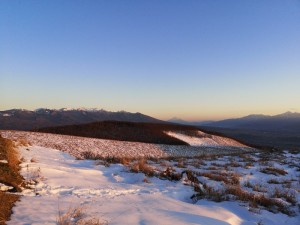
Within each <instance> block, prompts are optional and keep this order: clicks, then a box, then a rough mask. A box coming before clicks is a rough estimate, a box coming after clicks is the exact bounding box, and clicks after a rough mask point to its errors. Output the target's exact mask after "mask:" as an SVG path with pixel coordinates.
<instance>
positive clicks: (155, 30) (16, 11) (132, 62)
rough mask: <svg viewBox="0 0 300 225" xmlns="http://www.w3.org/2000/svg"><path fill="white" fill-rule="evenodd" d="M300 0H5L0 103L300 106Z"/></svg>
mask: <svg viewBox="0 0 300 225" xmlns="http://www.w3.org/2000/svg"><path fill="white" fill-rule="evenodd" d="M299 85H300V1H299V0H287V1H282V0H248V1H246V0H245V1H240V0H236V1H233V0H215V1H211V0H206V1H205V0H198V1H194V0H189V1H183V0H182V1H176V0H164V1H161V0H153V1H144V0H119V1H116V0H110V1H101V0H98V1H96V0H86V1H84V0H82V1H78V0H69V1H67V0H64V1H62V0H48V1H47V0H43V1H40V0H35V1H31V0H26V1H23V0H20V1H16V0H1V1H0V110H6V109H11V108H23V109H36V108H41V107H46V108H51V109H52V108H65V107H67V108H68V107H73V108H76V107H87V108H89V107H90V108H100V109H101V108H103V109H106V110H110V111H119V110H125V111H129V112H141V113H144V114H147V115H150V116H153V117H156V118H159V119H170V118H172V117H178V118H181V119H185V120H218V119H224V118H232V117H240V116H245V115H248V114H269V115H274V114H279V113H283V112H286V111H293V112H300V86H299Z"/></svg>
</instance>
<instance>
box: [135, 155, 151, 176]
mask: <svg viewBox="0 0 300 225" xmlns="http://www.w3.org/2000/svg"><path fill="white" fill-rule="evenodd" d="M130 171H132V172H134V173H138V172H142V173H144V174H145V175H147V176H150V177H152V176H154V173H155V171H154V168H153V167H151V166H150V165H148V163H147V160H146V159H139V160H138V161H136V162H134V163H133V164H131V165H130Z"/></svg>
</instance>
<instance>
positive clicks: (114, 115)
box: [0, 108, 167, 130]
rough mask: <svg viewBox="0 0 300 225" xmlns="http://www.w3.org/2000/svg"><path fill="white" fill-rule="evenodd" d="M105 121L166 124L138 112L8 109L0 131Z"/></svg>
mask: <svg viewBox="0 0 300 225" xmlns="http://www.w3.org/2000/svg"><path fill="white" fill-rule="evenodd" d="M107 120H114V121H125V122H148V123H167V122H165V121H162V120H158V119H156V118H153V117H150V116H147V115H144V114H142V113H139V112H136V113H130V112H126V111H117V112H111V111H106V110H104V109H96V108H90V109H87V108H71V109H67V108H61V109H48V108H38V109H36V110H26V109H9V110H4V111H0V129H3V130H33V129H39V128H43V127H54V126H64V125H73V124H84V123H90V122H98V121H107Z"/></svg>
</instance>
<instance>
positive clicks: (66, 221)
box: [56, 206, 108, 225]
mask: <svg viewBox="0 0 300 225" xmlns="http://www.w3.org/2000/svg"><path fill="white" fill-rule="evenodd" d="M56 224H57V225H107V224H108V223H107V222H106V221H104V222H103V221H101V220H100V219H98V218H90V217H87V216H86V214H85V210H84V208H83V207H81V206H77V207H69V209H68V210H66V211H65V212H62V211H60V210H59V212H58V217H57V221H56Z"/></svg>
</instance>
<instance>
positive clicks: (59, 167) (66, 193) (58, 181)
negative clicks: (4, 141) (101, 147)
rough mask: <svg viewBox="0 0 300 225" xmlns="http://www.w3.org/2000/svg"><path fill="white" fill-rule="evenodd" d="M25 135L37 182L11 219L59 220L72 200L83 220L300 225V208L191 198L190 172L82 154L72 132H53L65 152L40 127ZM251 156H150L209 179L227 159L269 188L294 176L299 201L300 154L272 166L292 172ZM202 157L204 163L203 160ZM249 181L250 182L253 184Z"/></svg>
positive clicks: (27, 164) (26, 167) (26, 160)
mask: <svg viewBox="0 0 300 225" xmlns="http://www.w3.org/2000/svg"><path fill="white" fill-rule="evenodd" d="M16 134H17V133H15V134H14V136H12V135H11V134H10V135H11V136H10V138H17V135H16ZM24 134H29V135H24ZM2 135H3V136H5V135H6V136H9V134H8V133H7V132H2ZM22 135H23V136H22V137H23V138H26V139H28V140H29V141H31V142H34V143H32V146H29V147H19V150H20V153H21V156H22V157H23V163H22V165H21V166H22V174H23V176H24V177H25V179H27V180H32V181H34V182H32V184H31V189H25V190H24V191H23V193H22V195H23V196H22V198H21V201H19V202H17V205H16V206H15V207H14V208H13V215H12V218H11V221H9V222H8V224H12V225H15V224H56V221H57V219H58V217H59V215H61V214H64V213H65V212H67V211H68V210H69V209H70V208H72V207H78V208H82V210H83V212H84V213H83V214H84V216H83V217H84V218H83V220H84V219H86V220H87V221H88V220H89V219H91V218H94V219H98V220H99V221H101V222H103V223H105V222H107V223H108V224H130V225H131V224H153V225H154V224H155V225H157V224H163V225H165V224H166V225H167V224H205V225H207V224H208V225H209V224H216V225H218V224H233V225H234V224H237V225H238V224H241V225H248V224H257V223H260V224H264V225H267V224H270V225H271V224H278V225H279V224H280V225H281V224H289V225H296V224H297V225H298V224H299V222H300V216H299V214H298V213H297V214H296V215H294V216H288V215H285V214H283V213H272V212H269V211H267V210H265V209H259V210H257V211H256V212H254V211H249V207H248V206H247V204H246V203H242V202H239V201H224V202H220V203H216V202H213V201H208V200H205V199H200V200H198V201H196V202H195V201H192V199H191V196H192V195H193V194H194V193H195V192H194V189H193V188H192V187H191V186H189V185H186V184H187V183H186V181H185V179H184V178H182V179H180V180H179V181H169V180H162V179H159V178H157V177H155V176H154V177H147V176H146V175H145V174H144V173H132V172H131V171H130V169H129V168H128V166H124V165H121V164H111V165H110V166H109V167H107V165H106V166H104V165H103V163H102V162H103V161H102V160H96V161H95V160H77V159H76V158H75V157H74V156H71V155H69V154H68V152H70V153H73V152H75V154H74V155H75V156H76V157H77V155H76V154H79V153H78V152H77V151H72V150H70V148H68V146H67V145H68V144H69V142H68V141H67V142H65V140H64V138H66V140H69V139H70V138H71V137H70V136H59V137H60V139H58V138H56V137H57V136H56V135H53V136H51V135H50V136H47V138H49V139H50V138H55V141H56V142H57V144H58V145H57V146H58V147H59V148H62V146H65V145H66V146H65V147H64V148H65V151H66V152H62V151H59V150H57V149H55V145H54V143H55V141H52V142H51V146H52V147H45V146H44V145H45V143H46V141H45V140H44V141H43V140H42V139H41V138H40V136H39V135H41V134H39V135H36V136H37V137H36V138H34V134H33V133H22ZM19 137H21V136H19ZM39 138H40V139H39ZM71 139H72V138H71ZM75 139H76V138H75ZM72 140H73V139H72ZM49 142H50V141H49ZM49 142H47V143H49ZM75 143H76V144H73V145H72V147H74V148H76V149H80V150H81V151H84V150H85V149H84V148H87V149H92V150H93V147H94V145H87V143H88V142H85V141H84V142H83V145H81V144H80V142H79V141H78V142H75ZM59 144H60V145H59ZM137 144H141V143H137ZM40 145H43V147H42V146H40ZM88 147H89V148H88ZM127 147H128V146H127ZM138 148H140V147H138ZM149 148H150V147H149ZM129 150H130V149H129ZM242 151H243V150H242ZM249 154H250V153H249ZM79 155H80V154H79ZM249 157H251V159H253V161H254V162H253V165H252V166H249V165H248V167H244V166H243V163H242V161H241V160H245V157H244V158H242V157H240V156H234V155H233V156H220V157H219V156H216V157H214V158H207V159H206V158H201V159H198V158H195V159H186V160H185V161H183V162H181V164H183V165H179V161H178V162H177V161H176V162H175V161H172V160H162V161H157V162H155V161H151V162H149V163H151V166H153V167H155V168H159V167H164V166H167V165H168V164H171V165H172V166H173V167H176V170H178V171H179V172H180V171H182V170H183V169H184V168H189V169H191V170H195V171H198V172H199V174H200V173H202V177H201V179H202V180H205V179H207V178H206V177H204V172H205V173H206V172H207V171H212V172H213V171H214V170H216V168H219V167H220V168H221V167H222V168H223V169H224V168H225V167H226V168H227V169H226V170H228V171H229V172H230V173H231V172H235V173H237V174H240V178H239V179H240V182H241V183H246V182H247V183H252V184H255V182H261V183H260V184H261V186H260V188H261V189H263V188H266V187H268V186H266V185H269V187H268V189H270V190H271V189H272V188H273V186H274V185H277V186H276V187H279V186H281V184H272V185H273V186H272V185H271V184H269V183H268V181H270V179H276V180H277V181H278V182H280V181H287V180H288V179H290V180H291V183H289V185H290V187H289V189H290V190H291V191H294V190H295V191H298V193H297V194H296V200H297V201H298V202H299V189H300V187H299V184H300V183H299V171H298V172H297V168H296V167H295V166H293V167H291V165H294V164H299V161H300V154H296V155H294V154H290V153H284V154H283V155H282V157H284V162H285V163H286V164H280V165H279V164H278V165H277V162H274V165H273V166H276V167H280V168H282V169H283V170H285V171H286V172H287V175H285V176H277V175H270V174H265V173H261V172H259V170H261V169H263V168H265V167H263V166H262V164H259V163H260V162H258V161H259V160H260V158H259V153H251V156H249ZM255 160H256V161H257V163H256V162H255ZM280 160H281V161H283V160H282V159H280ZM196 162H197V163H199V165H196ZM269 162H271V160H270V159H269ZM293 163H294V164H293ZM244 164H245V165H246V164H247V163H244ZM213 167H215V168H213ZM266 168H267V167H266ZM199 179H200V177H199ZM297 179H298V180H297ZM206 181H207V184H208V185H213V186H214V187H222V184H221V183H220V182H217V181H215V180H206ZM278 185H279V186H278ZM283 185H285V183H284V184H283ZM297 185H298V186H297ZM248 186H249V184H247V187H246V188H248ZM248 189H249V190H250V188H248ZM256 191H257V190H256ZM265 194H268V193H265Z"/></svg>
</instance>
